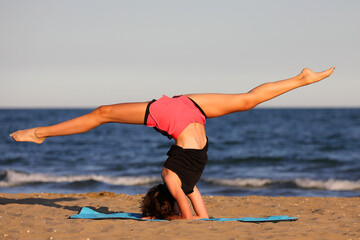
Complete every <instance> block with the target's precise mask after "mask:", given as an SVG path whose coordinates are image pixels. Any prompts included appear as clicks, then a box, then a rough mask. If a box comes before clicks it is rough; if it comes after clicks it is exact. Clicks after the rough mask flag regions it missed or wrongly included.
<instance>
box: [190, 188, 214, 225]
mask: <svg viewBox="0 0 360 240" xmlns="http://www.w3.org/2000/svg"><path fill="white" fill-rule="evenodd" d="M188 197H189V199H190V201H191V204H192V205H193V207H194V211H195V213H196V215H195V216H193V218H196V219H200V218H209V215H208V212H207V210H206V207H205V203H204V200H203V198H202V196H201V194H200V192H199V190H198V189H197V187H196V186H195V187H194V192H192V193H191V194H189V195H188Z"/></svg>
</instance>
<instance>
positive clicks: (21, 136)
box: [10, 128, 46, 144]
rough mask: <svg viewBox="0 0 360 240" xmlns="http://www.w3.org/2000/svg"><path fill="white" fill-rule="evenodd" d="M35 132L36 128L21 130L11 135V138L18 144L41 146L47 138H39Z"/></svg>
mask: <svg viewBox="0 0 360 240" xmlns="http://www.w3.org/2000/svg"><path fill="white" fill-rule="evenodd" d="M35 131H36V128H30V129H25V130H19V131H16V132H14V133H12V134H10V137H12V138H13V139H14V140H15V141H17V142H34V143H38V144H41V143H42V142H43V141H44V140H45V139H46V137H43V138H39V137H37V136H36V133H35Z"/></svg>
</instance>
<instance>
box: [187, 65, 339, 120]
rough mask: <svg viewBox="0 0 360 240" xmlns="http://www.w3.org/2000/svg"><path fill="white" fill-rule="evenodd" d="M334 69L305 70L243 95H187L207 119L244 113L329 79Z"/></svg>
mask: <svg viewBox="0 0 360 240" xmlns="http://www.w3.org/2000/svg"><path fill="white" fill-rule="evenodd" d="M333 71H334V67H332V68H330V69H328V70H325V71H323V72H319V73H315V72H313V71H311V70H310V69H307V68H305V69H304V70H303V71H302V72H301V73H300V74H299V75H298V76H296V77H293V78H289V79H285V80H281V81H277V82H270V83H265V84H262V85H260V86H258V87H256V88H254V89H252V90H251V91H250V92H248V93H243V94H216V93H213V94H188V95H187V96H188V97H190V98H191V99H193V100H194V101H195V102H196V103H197V104H198V105H199V106H200V107H201V108H202V109H203V111H204V112H205V114H206V116H207V117H208V118H214V117H219V116H223V115H226V114H229V113H233V112H239V111H246V110H249V109H252V108H254V107H255V106H257V105H258V104H260V103H262V102H265V101H268V100H270V99H272V98H275V97H277V96H279V95H281V94H283V93H286V92H288V91H290V90H293V89H295V88H298V87H302V86H305V85H308V84H312V83H315V82H318V81H320V80H322V79H324V78H327V77H329V76H330V75H331V74H332V73H333Z"/></svg>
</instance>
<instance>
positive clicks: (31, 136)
mask: <svg viewBox="0 0 360 240" xmlns="http://www.w3.org/2000/svg"><path fill="white" fill-rule="evenodd" d="M147 104H148V103H146V102H143V103H121V104H115V105H107V106H101V107H98V108H97V109H95V110H94V111H92V112H91V113H89V114H86V115H83V116H80V117H77V118H74V119H71V120H68V121H65V122H62V123H59V124H56V125H52V126H47V127H37V128H31V129H25V130H19V131H16V132H14V133H12V134H11V135H10V136H11V137H12V138H13V139H14V140H15V141H19V142H35V143H39V144H40V143H42V142H43V141H44V140H45V139H46V138H47V137H54V136H64V135H71V134H77V133H84V132H87V131H90V130H91V129H93V128H96V127H98V126H100V125H102V124H104V123H109V122H116V123H128V124H144V116H145V110H146V106H147Z"/></svg>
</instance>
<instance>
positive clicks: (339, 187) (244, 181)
mask: <svg viewBox="0 0 360 240" xmlns="http://www.w3.org/2000/svg"><path fill="white" fill-rule="evenodd" d="M202 181H204V182H206V183H209V184H214V185H222V186H232V187H248V188H261V187H266V186H270V185H272V186H273V185H282V186H285V187H291V186H292V187H295V188H302V189H319V190H329V191H357V190H360V180H358V181H350V180H341V179H328V180H313V179H307V178H302V179H300V178H297V179H289V180H274V179H258V178H235V179H219V178H203V179H202Z"/></svg>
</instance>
